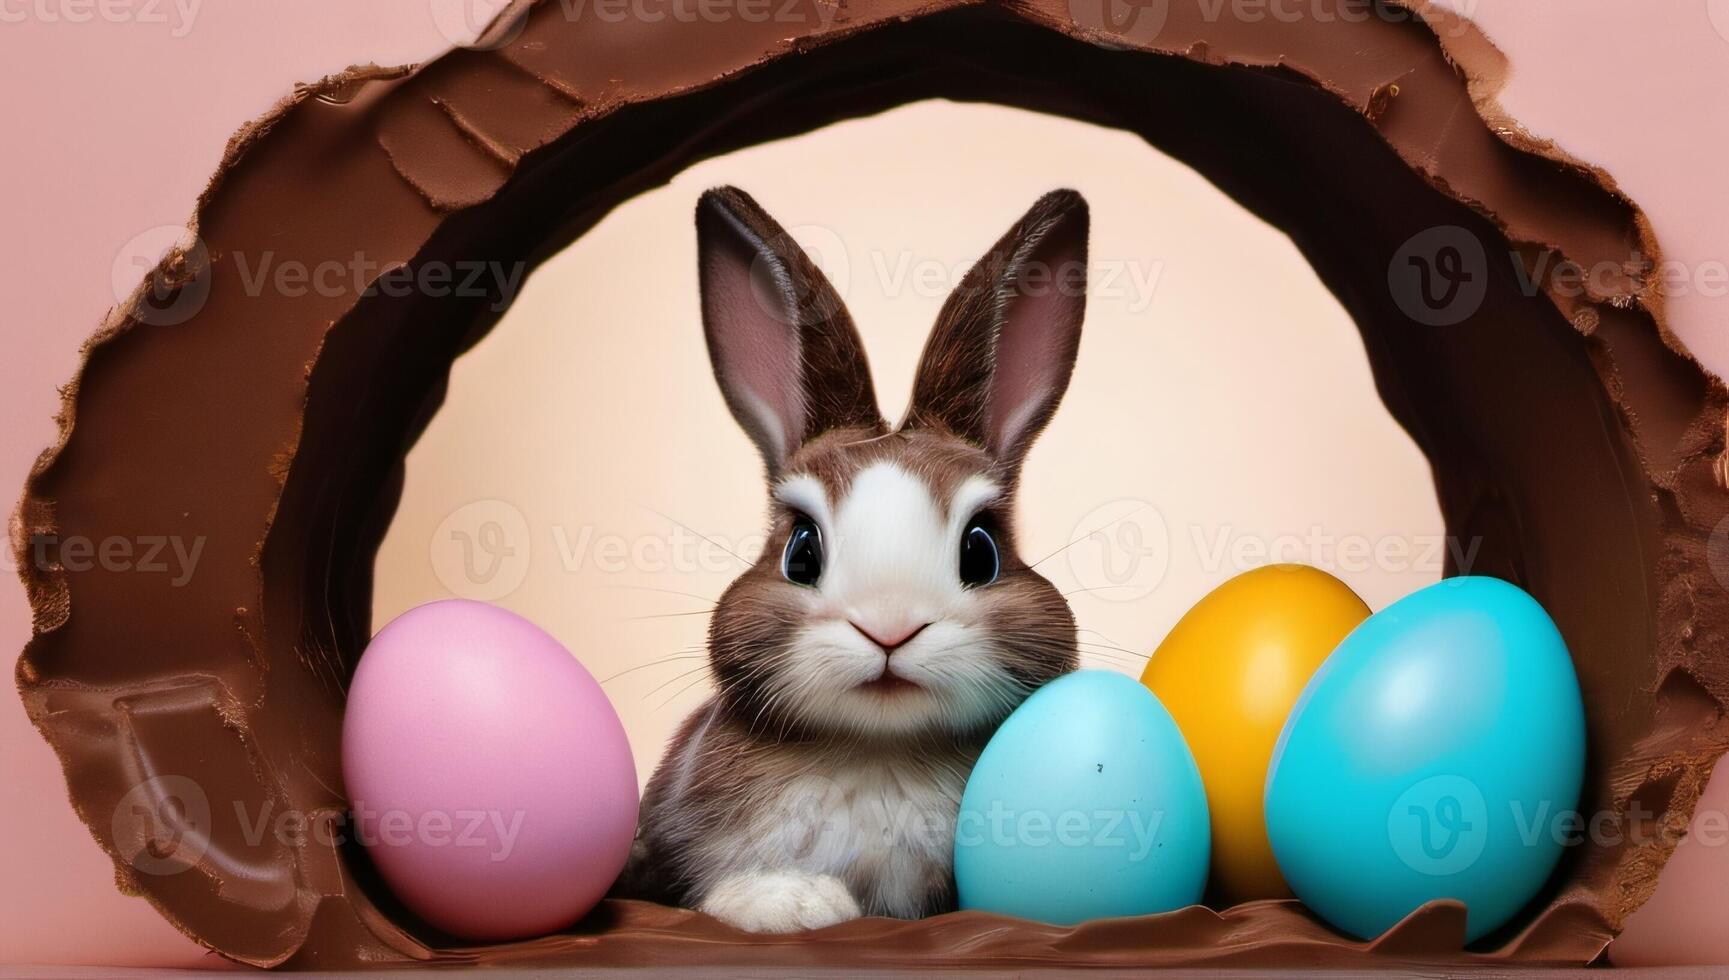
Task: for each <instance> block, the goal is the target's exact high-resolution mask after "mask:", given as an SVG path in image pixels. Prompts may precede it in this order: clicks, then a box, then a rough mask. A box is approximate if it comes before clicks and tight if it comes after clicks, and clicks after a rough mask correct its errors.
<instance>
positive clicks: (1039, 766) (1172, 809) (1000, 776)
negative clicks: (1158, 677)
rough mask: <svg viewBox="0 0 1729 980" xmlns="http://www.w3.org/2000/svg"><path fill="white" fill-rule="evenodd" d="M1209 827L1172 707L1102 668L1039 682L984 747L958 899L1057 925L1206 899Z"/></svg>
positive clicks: (968, 809)
mask: <svg viewBox="0 0 1729 980" xmlns="http://www.w3.org/2000/svg"><path fill="white" fill-rule="evenodd" d="M1210 850H1211V830H1210V822H1209V820H1208V815H1207V797H1206V792H1205V790H1204V789H1203V788H1202V785H1201V773H1200V770H1199V769H1198V768H1196V766H1195V758H1194V756H1193V755H1191V754H1190V753H1189V747H1188V745H1187V744H1185V743H1184V742H1183V735H1182V733H1181V732H1179V731H1178V730H1177V725H1176V722H1174V721H1172V720H1171V715H1170V712H1168V711H1166V710H1165V707H1164V705H1162V704H1160V703H1159V700H1158V698H1156V697H1154V696H1153V693H1152V692H1151V691H1149V690H1147V688H1146V687H1144V686H1142V685H1141V684H1140V683H1138V682H1137V681H1135V680H1134V679H1133V678H1130V677H1126V676H1124V675H1122V674H1118V673H1114V672H1111V671H1103V670H1084V671H1080V672H1078V673H1074V674H1069V675H1066V676H1064V677H1060V678H1058V679H1057V680H1054V681H1052V682H1051V683H1049V684H1047V685H1045V686H1044V687H1042V688H1040V689H1039V690H1038V691H1036V692H1034V694H1033V696H1032V697H1030V698H1028V699H1027V700H1026V702H1025V703H1024V704H1022V705H1021V706H1020V708H1018V709H1017V710H1016V711H1015V712H1014V713H1013V714H1011V715H1010V716H1009V717H1008V720H1006V721H1004V722H1003V724H1002V727H1000V728H999V729H997V733H996V735H995V736H994V737H992V738H991V740H990V743H989V744H988V745H986V746H985V750H984V752H983V754H981V755H980V756H979V761H978V764H977V765H976V766H975V767H974V768H973V772H972V775H971V777H970V778H968V780H967V787H966V792H965V793H964V794H963V795H962V797H961V809H960V817H959V819H958V820H957V821H956V824H955V884H956V886H957V888H958V890H959V897H960V906H961V908H963V909H983V910H985V911H990V912H998V913H1002V914H1004V915H1013V916H1018V917H1020V918H1025V919H1036V920H1038V921H1041V922H1049V923H1053V924H1057V925H1070V924H1073V923H1077V922H1084V921H1086V920H1088V919H1102V918H1110V917H1115V916H1126V915H1146V914H1150V913H1154V912H1168V911H1170V910H1172V909H1177V908H1182V907H1184V906H1186V905H1193V904H1195V903H1197V902H1199V901H1200V899H1201V891H1202V889H1204V888H1205V887H1206V883H1207V861H1208V858H1209V856H1210Z"/></svg>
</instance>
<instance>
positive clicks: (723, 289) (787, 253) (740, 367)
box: [696, 187, 883, 477]
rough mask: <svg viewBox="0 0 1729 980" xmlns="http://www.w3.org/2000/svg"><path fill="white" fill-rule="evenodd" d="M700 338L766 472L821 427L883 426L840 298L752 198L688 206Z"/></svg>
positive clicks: (732, 193) (707, 197)
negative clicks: (698, 284)
mask: <svg viewBox="0 0 1729 980" xmlns="http://www.w3.org/2000/svg"><path fill="white" fill-rule="evenodd" d="M696 237H697V250H698V253H699V261H700V264H701V281H702V322H703V332H704V334H705V335H706V336H707V337H708V352H709V358H710V359H711V360H712V361H713V362H714V374H715V378H716V379H717V380H718V381H719V382H720V389H721V393H722V394H723V395H724V396H725V397H726V403H727V407H729V408H731V409H732V414H733V417H734V418H736V419H738V422H739V424H740V425H741V426H743V427H744V430H745V432H747V433H748V434H749V435H750V437H751V439H752V440H753V441H754V442H755V443H756V445H757V448H758V449H759V450H760V451H761V452H762V457H763V461H764V462H765V463H766V464H767V466H768V471H769V475H770V476H771V477H772V476H774V475H776V474H778V473H779V472H780V470H781V467H782V466H783V465H785V463H786V460H787V457H789V456H791V455H792V453H793V452H794V450H796V449H798V447H799V446H800V445H802V444H803V443H804V442H805V440H807V439H811V438H814V437H815V436H817V435H820V434H821V433H823V432H825V431H827V430H829V429H836V428H842V427H854V426H856V427H861V428H866V429H872V430H879V431H880V430H881V429H882V427H883V421H882V414H881V413H880V412H879V411H878V409H877V403H876V392H875V391H874V390H873V389H872V387H871V379H870V367H869V365H868V364H866V362H865V355H864V346H863V344H862V343H860V341H859V336H858V331H857V330H855V329H854V328H853V324H852V318H851V317H850V316H848V315H847V311H846V307H845V305H844V304H843V303H842V302H841V298H840V296H839V295H837V294H836V293H835V291H834V287H833V286H831V285H829V281H828V279H827V278H826V277H824V276H823V274H822V271H821V270H820V269H818V268H817V267H816V264H815V263H814V262H812V261H811V260H810V257H809V256H808V255H806V254H805V252H804V250H803V249H801V248H799V246H798V244H797V243H796V242H794V241H793V240H792V238H791V237H790V236H789V235H788V234H787V233H786V231H785V229H783V228H781V226H780V225H778V224H776V223H775V220H774V219H773V218H771V217H769V216H768V214H767V213H766V212H764V211H763V209H762V208H761V207H760V206H758V204H757V203H756V202H755V201H753V200H751V198H750V195H748V194H746V193H744V192H743V191H741V190H739V189H737V188H736V187H719V188H716V189H714V190H711V191H709V192H708V193H706V194H704V195H703V196H702V199H701V200H700V201H698V202H697V206H696Z"/></svg>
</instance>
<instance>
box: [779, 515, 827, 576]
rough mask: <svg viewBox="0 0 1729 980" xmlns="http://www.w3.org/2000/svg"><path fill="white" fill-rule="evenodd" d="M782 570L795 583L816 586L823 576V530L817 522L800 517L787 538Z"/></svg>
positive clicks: (781, 563) (781, 564) (782, 557)
mask: <svg viewBox="0 0 1729 980" xmlns="http://www.w3.org/2000/svg"><path fill="white" fill-rule="evenodd" d="M780 571H781V574H782V575H785V576H786V580H787V581H788V582H791V583H792V584H794V585H806V586H815V585H816V583H817V580H818V579H820V578H822V531H821V530H820V529H819V528H818V527H817V526H816V522H815V521H813V520H811V519H810V518H808V517H800V518H799V519H798V522H797V523H796V524H794V525H793V526H792V534H790V535H788V536H787V539H786V553H785V554H784V555H782V556H781V559H780Z"/></svg>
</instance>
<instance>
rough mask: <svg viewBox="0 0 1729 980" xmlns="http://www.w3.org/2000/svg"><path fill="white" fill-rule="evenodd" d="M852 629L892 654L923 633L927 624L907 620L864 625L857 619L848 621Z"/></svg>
mask: <svg viewBox="0 0 1729 980" xmlns="http://www.w3.org/2000/svg"><path fill="white" fill-rule="evenodd" d="M849 622H851V623H852V628H853V629H855V630H858V631H859V632H860V633H862V634H864V638H865V639H867V640H869V641H871V642H872V643H875V644H876V645H877V646H879V647H882V648H883V652H884V653H893V652H895V651H896V650H898V649H900V648H901V647H903V646H905V645H906V643H907V641H908V640H911V639H912V638H913V637H915V636H917V635H919V634H920V633H922V632H924V628H925V627H926V626H929V625H930V624H929V623H917V622H912V621H908V620H902V621H882V622H873V623H869V625H866V624H865V623H861V622H859V621H858V620H857V619H852V620H849Z"/></svg>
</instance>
